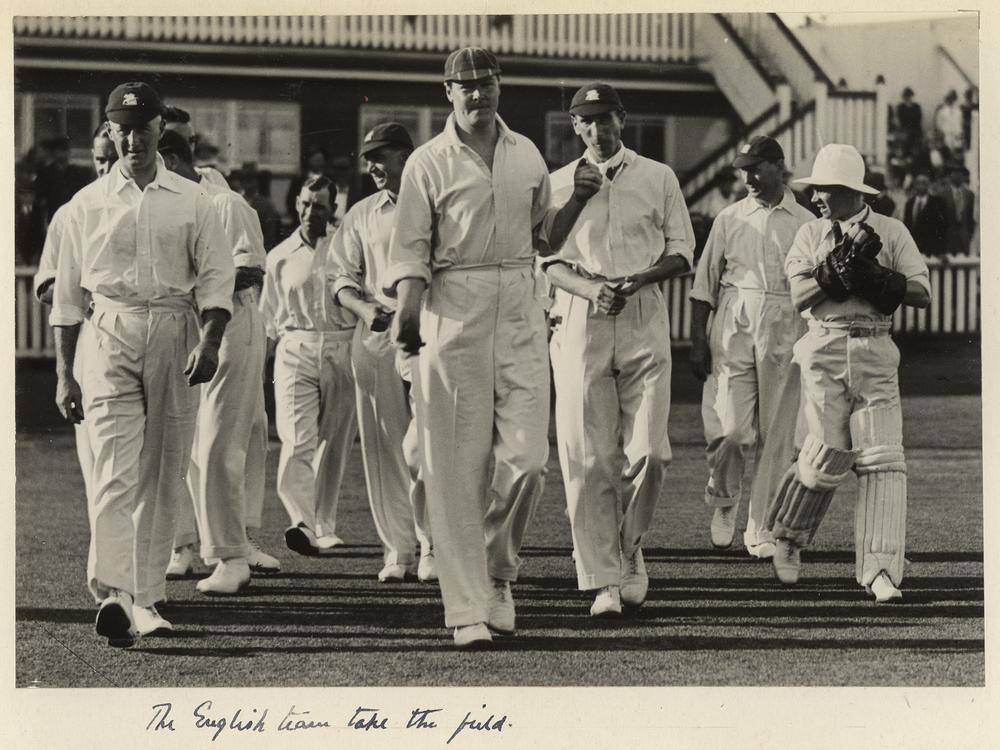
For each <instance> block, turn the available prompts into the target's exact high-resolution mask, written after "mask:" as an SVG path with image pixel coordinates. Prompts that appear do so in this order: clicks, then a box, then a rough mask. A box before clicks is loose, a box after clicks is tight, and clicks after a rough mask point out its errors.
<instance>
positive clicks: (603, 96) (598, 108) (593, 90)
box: [569, 83, 624, 117]
mask: <svg viewBox="0 0 1000 750" xmlns="http://www.w3.org/2000/svg"><path fill="white" fill-rule="evenodd" d="M619 109H624V107H623V106H622V100H621V97H619V96H618V92H617V91H615V90H614V88H612V87H611V86H609V85H608V84H606V83H588V84H587V85H586V86H583V87H581V88H580V89H578V90H577V92H576V93H575V94H573V101H571V102H570V104H569V113H570V114H571V115H580V116H583V117H585V116H587V115H599V114H601V113H602V112H615V111H617V110H619Z"/></svg>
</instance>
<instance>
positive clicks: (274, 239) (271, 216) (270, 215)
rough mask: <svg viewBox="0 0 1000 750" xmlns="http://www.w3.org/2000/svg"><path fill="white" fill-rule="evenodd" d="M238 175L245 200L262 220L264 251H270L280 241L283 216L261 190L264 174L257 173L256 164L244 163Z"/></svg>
mask: <svg viewBox="0 0 1000 750" xmlns="http://www.w3.org/2000/svg"><path fill="white" fill-rule="evenodd" d="M236 174H237V175H238V176H239V180H240V188H241V192H242V193H243V197H244V199H246V202H247V203H249V204H250V207H251V208H252V209H253V210H254V211H256V212H257V218H258V219H260V228H261V231H262V232H263V233H264V249H265V250H270V249H271V248H272V247H274V246H275V245H277V244H278V241H279V239H280V237H279V234H280V232H281V216H280V215H279V214H278V209H277V208H275V207H274V203H273V202H272V201H271V197H270V195H268V194H266V193H264V192H263V191H262V190H261V176H262V174H261V173H260V172H258V171H257V163H256V162H252V161H248V162H244V163H243V167H242V168H241V169H240V170H239V171H238V172H237V173H236ZM268 187H270V185H268Z"/></svg>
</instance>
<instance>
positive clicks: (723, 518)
mask: <svg viewBox="0 0 1000 750" xmlns="http://www.w3.org/2000/svg"><path fill="white" fill-rule="evenodd" d="M736 511H737V506H736V505H730V506H728V507H725V508H723V507H717V508H716V509H715V512H714V513H713V514H712V523H711V525H710V526H709V531H710V532H711V534H712V546H713V547H717V548H718V549H725V548H726V547H728V546H729V545H731V544H732V543H733V537H734V536H736Z"/></svg>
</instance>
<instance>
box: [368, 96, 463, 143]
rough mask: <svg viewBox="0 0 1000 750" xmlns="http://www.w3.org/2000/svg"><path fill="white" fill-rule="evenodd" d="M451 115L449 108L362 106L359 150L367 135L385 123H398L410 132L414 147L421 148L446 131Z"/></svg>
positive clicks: (404, 105)
mask: <svg viewBox="0 0 1000 750" xmlns="http://www.w3.org/2000/svg"><path fill="white" fill-rule="evenodd" d="M449 114H451V109H450V108H449V107H413V106H410V105H406V104H401V105H399V106H395V105H382V104H362V105H361V111H360V113H359V115H358V125H359V127H358V150H360V149H361V145H362V142H363V141H364V137H365V134H366V133H367V132H368V131H369V130H371V129H372V128H373V127H375V126H376V125H378V124H380V123H383V122H398V123H399V124H400V125H402V126H403V127H405V128H406V129H407V130H408V131H409V133H410V137H411V138H412V139H413V145H414V146H419V145H420V144H422V143H426V142H427V141H429V140H430V139H431V138H433V137H434V136H436V135H437V134H438V133H440V132H441V131H442V130H444V123H445V120H447V119H448V115H449Z"/></svg>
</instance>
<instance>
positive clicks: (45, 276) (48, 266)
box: [33, 203, 69, 297]
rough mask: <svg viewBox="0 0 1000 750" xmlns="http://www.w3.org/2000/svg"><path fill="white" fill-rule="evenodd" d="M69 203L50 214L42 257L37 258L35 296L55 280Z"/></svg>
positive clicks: (34, 281) (38, 295)
mask: <svg viewBox="0 0 1000 750" xmlns="http://www.w3.org/2000/svg"><path fill="white" fill-rule="evenodd" d="M68 209H69V204H68V203H67V204H63V205H62V206H60V207H59V208H58V210H57V211H56V212H55V213H54V214H53V215H52V221H51V222H50V223H49V229H48V231H47V232H46V233H45V245H43V246H42V257H41V258H40V259H39V260H38V270H37V271H36V272H35V278H34V280H33V283H34V290H35V296H36V297H40V295H41V291H42V287H44V286H47V285H48V284H49V283H51V282H53V281H55V278H56V266H57V265H58V264H59V243H60V242H61V241H62V234H63V222H64V221H66V212H67V211H68Z"/></svg>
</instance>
